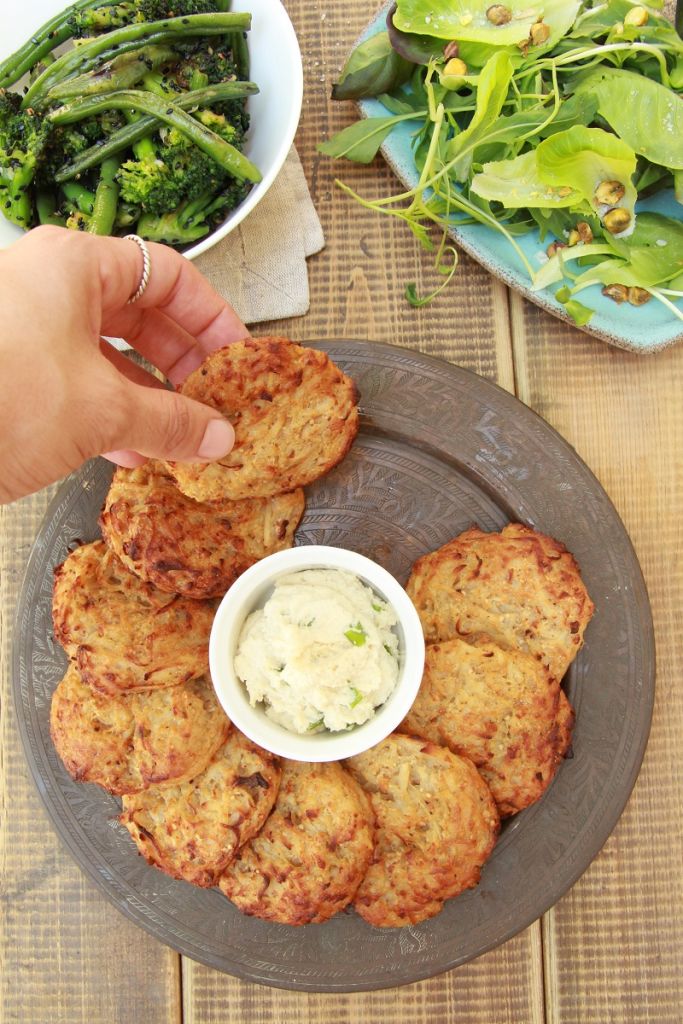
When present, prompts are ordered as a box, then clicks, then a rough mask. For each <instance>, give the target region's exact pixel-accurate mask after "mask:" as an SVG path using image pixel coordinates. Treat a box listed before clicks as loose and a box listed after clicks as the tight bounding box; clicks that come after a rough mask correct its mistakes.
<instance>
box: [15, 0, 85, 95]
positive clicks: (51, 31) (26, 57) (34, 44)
mask: <svg viewBox="0 0 683 1024" xmlns="http://www.w3.org/2000/svg"><path fill="white" fill-rule="evenodd" d="M100 6H104V4H103V0H77V2H76V3H75V4H72V5H71V6H70V7H67V8H66V10H65V11H60V13H59V14H57V15H55V17H54V18H51V19H50V20H49V21H46V22H45V24H44V25H41V27H40V28H39V29H38V30H37V32H34V34H33V35H32V36H31V38H30V39H28V40H27V41H26V42H25V43H24V45H23V46H20V47H19V49H18V50H15V51H14V53H12V54H10V56H9V57H7V58H6V59H5V60H3V61H2V62H0V88H2V89H6V88H8V87H9V86H10V85H14V83H15V82H18V81H19V79H20V78H21V76H22V75H24V74H26V72H27V71H30V70H31V68H32V67H34V66H35V65H36V64H37V63H38V62H39V61H41V60H42V59H43V57H45V56H46V54H48V53H51V52H52V50H55V49H56V48H57V47H58V46H60V45H61V44H62V43H64V42H66V40H67V39H69V38H70V36H71V29H70V28H69V18H70V17H71V15H72V13H73V12H74V11H84V10H87V9H88V8H89V7H100Z"/></svg>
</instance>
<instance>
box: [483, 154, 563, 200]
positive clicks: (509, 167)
mask: <svg viewBox="0 0 683 1024" xmlns="http://www.w3.org/2000/svg"><path fill="white" fill-rule="evenodd" d="M471 187H472V191H473V192H475V193H476V194H477V195H478V196H481V197H482V199H488V200H489V201H495V202H498V203H502V204H503V206H506V207H507V208H508V209H515V208H521V207H549V208H551V209H556V208H558V207H562V206H576V204H577V203H579V202H581V200H582V198H583V195H582V193H581V191H580V190H578V189H574V188H571V187H568V188H567V189H566V190H564V189H559V188H555V187H553V186H551V185H548V184H546V183H545V182H544V181H542V180H541V178H540V176H539V172H538V164H537V161H536V150H534V149H532V150H530V151H529V152H528V153H524V154H523V155H522V156H518V157H515V159H514V160H497V161H495V162H493V163H488V164H484V169H483V171H482V172H481V173H480V174H475V175H474V177H473V178H472V186H471Z"/></svg>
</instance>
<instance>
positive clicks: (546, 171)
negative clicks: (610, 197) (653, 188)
mask: <svg viewBox="0 0 683 1024" xmlns="http://www.w3.org/2000/svg"><path fill="white" fill-rule="evenodd" d="M535 152H536V162H537V168H538V174H539V177H540V179H541V181H543V182H545V184H546V185H552V186H553V187H555V188H563V187H564V188H568V187H571V188H573V189H574V190H575V191H576V192H578V193H580V194H581V195H582V196H583V198H584V199H585V200H586V201H587V202H588V203H589V204H590V205H591V206H592V208H593V209H594V210H596V211H599V210H600V208H601V204H600V202H599V201H598V199H597V198H596V195H595V192H596V187H597V186H598V185H599V184H600V183H601V182H603V181H619V182H621V184H622V185H623V186H624V189H625V194H624V197H623V199H621V200H620V201H619V205H620V206H621V207H624V208H625V209H627V210H629V211H630V212H631V213H632V212H633V209H634V207H635V202H636V199H637V196H638V194H637V192H636V190H635V188H634V186H633V181H632V177H633V174H634V173H635V169H636V155H635V153H634V152H633V150H632V149H631V147H630V146H629V145H627V143H625V142H623V141H622V140H621V139H619V138H617V137H616V136H615V135H611V134H610V133H609V132H606V131H603V129H602V128H586V127H584V126H583V125H575V126H574V127H573V128H568V129H567V130H566V131H564V132H558V133H557V134H556V135H551V137H550V138H549V139H545V140H544V141H543V142H541V143H540V144H539V145H538V147H537V148H536V151H535Z"/></svg>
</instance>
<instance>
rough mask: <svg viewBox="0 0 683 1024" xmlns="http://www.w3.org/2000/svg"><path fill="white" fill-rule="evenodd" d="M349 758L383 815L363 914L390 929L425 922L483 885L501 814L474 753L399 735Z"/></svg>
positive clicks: (360, 903)
mask: <svg viewBox="0 0 683 1024" xmlns="http://www.w3.org/2000/svg"><path fill="white" fill-rule="evenodd" d="M346 765H347V767H348V768H349V770H350V771H351V774H352V775H353V776H354V778H355V779H356V780H357V781H358V782H359V783H360V784H361V786H362V787H363V788H364V789H365V790H366V792H367V793H368V794H369V796H370V800H371V801H372V806H373V810H374V812H375V817H376V820H377V832H376V836H375V843H376V845H375V853H374V857H373V861H372V864H371V865H370V867H369V869H368V872H367V874H366V876H365V878H364V879H363V881H362V882H361V884H360V888H359V889H358V892H357V894H356V898H355V900H354V906H355V908H356V910H357V911H358V913H359V914H360V915H361V917H363V918H364V919H365V920H366V921H367V922H368V923H369V924H374V925H378V926H379V927H383V928H387V927H400V926H401V925H406V924H417V923H418V922H419V921H424V920H426V919H427V918H429V917H434V915H435V914H438V913H439V911H440V910H441V908H442V907H443V903H444V900H447V899H450V897H452V896H457V895H458V893H460V892H462V891H463V890H464V889H469V888H472V887H473V886H475V885H476V884H477V882H478V881H479V875H480V870H481V866H482V865H483V864H484V862H485V861H486V860H487V858H488V857H489V855H490V853H491V851H492V850H493V847H494V845H495V842H496V838H497V835H498V831H499V828H500V819H499V817H498V811H497V810H496V805H495V802H494V799H493V797H492V796H491V792H490V790H489V788H488V786H487V785H486V783H485V782H484V780H483V779H482V777H481V775H480V774H479V772H478V771H477V769H476V768H475V767H474V765H473V764H472V762H471V761H470V760H469V759H468V758H464V757H459V756H458V755H457V754H453V753H451V751H450V750H447V749H446V748H445V747H439V746H436V745H435V744H433V743H430V742H429V741H425V740H419V739H415V738H414V737H412V736H401V735H399V734H393V735H391V736H388V737H387V738H386V739H385V740H382V742H381V743H378V744H377V746H375V747H372V748H371V749H370V750H367V751H366V752H365V753H363V754H358V755H357V756H356V757H352V758H349V760H348V761H347V762H346Z"/></svg>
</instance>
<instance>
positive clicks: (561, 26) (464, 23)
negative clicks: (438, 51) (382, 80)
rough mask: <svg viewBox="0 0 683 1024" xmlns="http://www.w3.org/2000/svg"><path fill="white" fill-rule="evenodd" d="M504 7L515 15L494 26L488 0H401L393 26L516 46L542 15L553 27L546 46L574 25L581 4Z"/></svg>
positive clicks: (561, 1)
mask: <svg viewBox="0 0 683 1024" xmlns="http://www.w3.org/2000/svg"><path fill="white" fill-rule="evenodd" d="M505 6H506V7H509V8H510V10H511V12H512V18H511V19H510V21H509V22H508V23H507V24H506V25H493V24H492V23H491V22H490V21H489V20H488V18H487V17H486V11H487V10H488V9H489V7H491V3H490V2H489V0H398V8H397V11H396V13H395V14H394V25H395V26H396V28H397V29H399V30H400V31H401V32H413V33H417V34H418V35H424V36H435V37H436V38H437V39H457V40H468V41H470V42H475V43H485V44H487V45H489V46H490V45H494V46H517V45H518V44H519V43H522V42H524V40H525V39H528V38H529V32H530V30H531V26H532V25H533V24H534V22H536V21H538V19H539V18H542V19H543V21H545V22H546V24H547V25H548V26H549V28H550V38H549V40H548V42H547V43H544V46H543V48H544V49H546V48H548V47H550V46H552V45H553V44H554V43H555V42H557V40H558V39H559V38H560V37H561V36H563V35H564V34H565V32H567V31H568V30H569V29H570V28H571V26H572V25H573V23H574V19H575V18H576V15H577V12H578V10H579V7H580V6H581V5H580V3H579V2H577V0H570V2H569V3H567V2H566V0H541V2H538V0H536V2H533V3H529V4H525V3H523V2H521V3H508V4H506V5H505ZM535 49H536V50H537V49H538V47H536V48H535Z"/></svg>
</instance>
